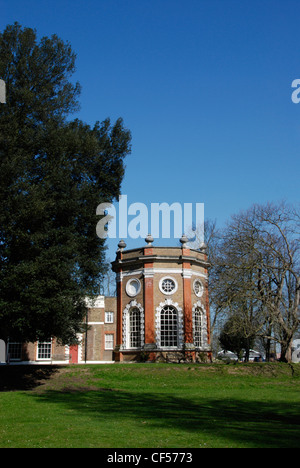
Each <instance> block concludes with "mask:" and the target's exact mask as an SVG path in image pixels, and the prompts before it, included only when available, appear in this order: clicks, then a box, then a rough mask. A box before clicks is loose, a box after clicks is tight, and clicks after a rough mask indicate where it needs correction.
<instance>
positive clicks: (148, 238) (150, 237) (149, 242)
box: [145, 234, 154, 247]
mask: <svg viewBox="0 0 300 468" xmlns="http://www.w3.org/2000/svg"><path fill="white" fill-rule="evenodd" d="M145 241H146V242H147V244H148V247H151V245H152V242H153V241H154V239H153V237H152V236H151V234H148V236H147V237H146V239H145Z"/></svg>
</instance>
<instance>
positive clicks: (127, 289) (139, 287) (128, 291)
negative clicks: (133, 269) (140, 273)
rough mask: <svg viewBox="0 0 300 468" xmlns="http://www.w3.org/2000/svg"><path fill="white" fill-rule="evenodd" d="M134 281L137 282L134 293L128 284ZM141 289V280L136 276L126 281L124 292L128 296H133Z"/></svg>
mask: <svg viewBox="0 0 300 468" xmlns="http://www.w3.org/2000/svg"><path fill="white" fill-rule="evenodd" d="M133 281H135V282H136V283H137V284H138V288H137V291H136V292H135V293H132V292H130V289H129V288H130V284H131V283H132V282H133ZM141 289H142V285H141V282H140V280H139V279H138V278H131V279H130V280H129V281H127V283H126V287H125V290H126V294H127V296H129V297H135V296H137V295H138V293H139V292H140V291H141Z"/></svg>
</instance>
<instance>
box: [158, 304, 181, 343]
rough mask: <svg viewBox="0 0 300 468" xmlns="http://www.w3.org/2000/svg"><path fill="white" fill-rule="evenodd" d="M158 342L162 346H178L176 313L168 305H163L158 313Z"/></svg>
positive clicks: (173, 308)
mask: <svg viewBox="0 0 300 468" xmlns="http://www.w3.org/2000/svg"><path fill="white" fill-rule="evenodd" d="M160 343H161V346H162V347H163V348H164V347H168V348H171V347H177V346H178V314H177V310H176V309H175V307H173V306H170V305H166V306H165V307H163V308H162V310H161V313H160Z"/></svg>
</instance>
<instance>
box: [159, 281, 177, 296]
mask: <svg viewBox="0 0 300 468" xmlns="http://www.w3.org/2000/svg"><path fill="white" fill-rule="evenodd" d="M175 287H176V285H175V281H173V280H172V279H171V278H165V279H164V280H163V281H162V282H161V289H162V290H163V291H164V292H165V293H166V294H170V293H172V292H173V291H174V289H175Z"/></svg>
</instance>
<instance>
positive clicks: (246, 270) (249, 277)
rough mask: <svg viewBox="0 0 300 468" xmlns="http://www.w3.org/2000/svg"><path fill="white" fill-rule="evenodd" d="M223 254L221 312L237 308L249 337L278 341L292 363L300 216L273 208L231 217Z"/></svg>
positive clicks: (299, 293)
mask: <svg viewBox="0 0 300 468" xmlns="http://www.w3.org/2000/svg"><path fill="white" fill-rule="evenodd" d="M218 253H219V256H218V258H217V264H216V267H215V269H216V270H217V272H218V273H217V275H216V276H217V281H218V285H217V288H218V290H219V296H218V297H219V307H220V308H221V309H223V310H226V312H227V313H228V312H229V313H234V312H235V313H236V310H237V309H238V310H239V314H240V315H241V316H243V320H244V322H245V323H246V321H248V326H247V329H248V332H249V333H255V334H256V336H261V337H263V338H265V339H266V340H267V341H268V342H269V343H270V342H271V340H276V341H277V342H278V343H279V344H280V346H281V360H283V361H289V360H290V357H291V344H292V340H293V337H294V335H295V333H296V331H297V330H298V329H299V298H300V275H299V271H300V268H299V260H300V258H299V254H300V240H299V211H297V210H296V209H295V208H294V207H290V206H288V205H287V204H285V203H281V204H278V205H275V204H271V203H269V204H266V205H254V206H252V207H251V208H250V209H249V210H247V211H245V212H241V213H239V214H238V215H235V216H232V219H231V221H230V223H228V225H227V226H226V228H225V229H224V230H223V233H222V241H221V245H220V248H219V250H218ZM242 311H243V312H244V313H243V314H242V313H241V312H242ZM246 318H247V320H246Z"/></svg>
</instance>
